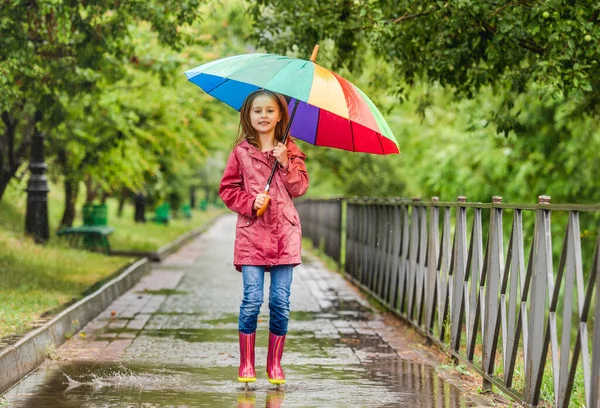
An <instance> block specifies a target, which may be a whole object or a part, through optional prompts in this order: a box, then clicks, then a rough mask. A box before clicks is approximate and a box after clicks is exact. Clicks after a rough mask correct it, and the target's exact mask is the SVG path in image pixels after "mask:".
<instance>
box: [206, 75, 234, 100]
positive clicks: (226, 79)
mask: <svg viewBox="0 0 600 408" xmlns="http://www.w3.org/2000/svg"><path fill="white" fill-rule="evenodd" d="M222 78H225V77H222ZM226 82H229V78H225V81H223V82H221V83H220V84H219V85H217V86H215V87H214V88H213V89H211V90H210V91H206V93H207V94H209V95H210V93H211V92H212V91H214V90H215V89H217V88H218V87H220V86H221V85H223V84H224V83H226ZM238 82H239V81H238ZM211 96H212V95H211Z"/></svg>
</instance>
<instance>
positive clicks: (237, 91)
mask: <svg viewBox="0 0 600 408" xmlns="http://www.w3.org/2000/svg"><path fill="white" fill-rule="evenodd" d="M317 51H318V46H316V47H315V51H314V52H313V55H312V57H311V60H310V61H306V60H302V59H297V58H290V57H285V56H281V55H275V54H264V53H253V54H243V55H236V56H233V57H228V58H223V59H219V60H216V61H213V62H209V63H206V64H203V65H200V66H198V67H196V68H193V69H190V70H189V71H186V72H185V74H186V76H187V78H188V80H189V81H190V82H192V83H194V84H196V85H198V86H199V87H200V88H202V89H203V90H204V91H206V93H208V94H209V95H211V96H213V97H215V98H217V99H219V100H221V101H223V102H225V103H226V104H228V105H230V106H231V107H233V108H234V109H236V110H240V109H241V107H242V103H243V102H244V100H245V99H246V97H247V96H248V95H249V94H250V93H252V92H253V91H255V90H257V89H260V88H264V89H267V90H269V91H272V92H277V93H280V94H283V95H285V96H287V97H288V98H290V112H291V114H290V128H288V129H287V131H289V133H290V134H291V135H292V136H293V137H295V138H297V139H301V140H304V141H305V142H308V143H311V144H313V145H316V146H327V147H333V148H338V149H343V150H349V151H354V152H365V153H375V154H394V153H400V149H399V148H398V142H397V141H396V138H395V137H394V135H393V133H392V131H391V129H390V127H389V126H388V124H387V122H386V121H385V119H384V118H383V116H382V115H381V113H380V112H379V110H378V109H377V107H376V106H375V104H373V102H372V101H371V100H370V99H369V97H368V96H367V95H365V94H364V93H363V92H362V91H361V90H360V89H358V87H356V86H355V85H353V84H352V83H350V82H349V81H347V80H346V79H344V78H342V77H341V76H339V75H337V74H336V73H334V72H332V71H329V70H328V69H325V68H323V67H322V66H320V65H319V64H316V63H315V62H314V60H315V58H316V54H317ZM285 136H286V137H287V132H286V135H285Z"/></svg>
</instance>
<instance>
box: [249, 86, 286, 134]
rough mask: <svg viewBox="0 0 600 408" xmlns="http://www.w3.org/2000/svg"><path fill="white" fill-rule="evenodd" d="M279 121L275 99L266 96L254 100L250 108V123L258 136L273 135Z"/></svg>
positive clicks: (278, 111)
mask: <svg viewBox="0 0 600 408" xmlns="http://www.w3.org/2000/svg"><path fill="white" fill-rule="evenodd" d="M280 120H281V112H280V110H279V106H278V105H277V102H276V101H275V99H273V98H272V97H270V96H268V95H258V96H257V97H256V98H254V101H252V107H251V108H250V122H251V123H252V127H253V128H254V129H255V130H256V131H257V132H258V134H259V135H260V134H270V133H274V131H275V126H277V123H278V122H279V121H280Z"/></svg>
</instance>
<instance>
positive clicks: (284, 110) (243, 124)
mask: <svg viewBox="0 0 600 408" xmlns="http://www.w3.org/2000/svg"><path fill="white" fill-rule="evenodd" d="M259 95H266V96H268V97H270V98H272V99H273V100H274V101H275V102H276V103H277V106H278V107H279V112H280V113H281V120H280V121H279V122H277V125H276V126H275V143H277V142H283V133H284V132H285V129H286V128H287V124H288V121H289V120H290V117H289V114H288V107H287V103H286V101H285V98H284V97H283V95H281V94H278V93H275V92H271V91H268V90H266V89H258V90H256V91H254V92H252V93H251V94H250V95H248V96H247V97H246V100H245V101H244V103H243V104H242V109H240V125H239V127H238V133H237V137H236V139H235V141H234V142H233V147H235V146H237V145H239V144H240V143H242V142H243V141H244V139H245V140H247V141H248V143H250V144H251V145H252V146H254V147H256V148H257V149H258V150H261V145H260V138H259V137H258V132H257V131H256V129H254V128H253V127H252V122H251V120H250V110H251V109H252V102H254V99H256V97H257V96H259Z"/></svg>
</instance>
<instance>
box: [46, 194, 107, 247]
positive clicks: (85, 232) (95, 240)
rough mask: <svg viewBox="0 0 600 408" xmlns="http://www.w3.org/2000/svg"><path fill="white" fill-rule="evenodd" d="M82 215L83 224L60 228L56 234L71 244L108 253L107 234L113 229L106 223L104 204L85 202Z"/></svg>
mask: <svg viewBox="0 0 600 408" xmlns="http://www.w3.org/2000/svg"><path fill="white" fill-rule="evenodd" d="M82 217H83V225H81V226H79V227H64V228H61V229H60V230H59V231H58V232H57V233H56V235H57V236H59V237H64V238H66V239H67V240H68V241H69V244H70V245H72V246H75V247H83V248H85V249H87V250H90V251H99V252H104V253H106V254H110V244H109V242H108V236H109V235H110V234H112V233H113V231H114V230H115V229H114V228H113V227H109V226H107V225H106V224H107V218H108V209H107V207H106V204H85V205H84V206H83V209H82Z"/></svg>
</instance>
